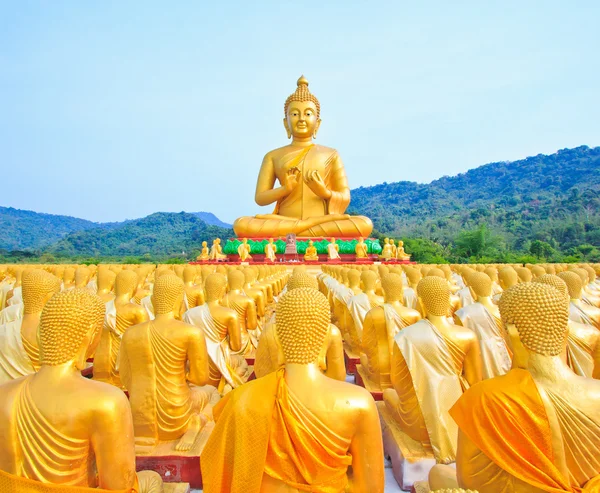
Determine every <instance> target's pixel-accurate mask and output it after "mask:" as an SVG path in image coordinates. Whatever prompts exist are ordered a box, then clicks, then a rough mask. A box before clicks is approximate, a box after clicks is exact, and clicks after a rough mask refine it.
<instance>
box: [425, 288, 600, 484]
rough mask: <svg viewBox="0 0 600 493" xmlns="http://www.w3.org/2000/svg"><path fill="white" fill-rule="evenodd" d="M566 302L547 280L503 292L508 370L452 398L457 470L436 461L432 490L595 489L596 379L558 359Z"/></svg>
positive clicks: (599, 431)
mask: <svg viewBox="0 0 600 493" xmlns="http://www.w3.org/2000/svg"><path fill="white" fill-rule="evenodd" d="M568 305H569V301H568V299H567V298H566V297H565V295H564V293H562V292H560V291H559V290H558V289H556V288H554V287H553V286H549V285H546V284H541V283H528V282H525V283H522V284H518V285H516V286H514V287H513V288H511V289H509V290H508V291H506V292H504V294H503V295H502V298H501V299H500V313H501V316H502V321H503V324H504V327H505V328H506V330H507V332H508V338H509V343H510V346H511V349H512V351H513V362H514V364H513V370H511V371H510V372H509V373H508V374H506V375H503V376H500V377H496V378H491V379H488V380H485V381H483V382H481V383H479V384H477V385H474V386H473V387H471V389H470V390H468V391H466V392H465V393H464V394H463V396H462V397H461V398H460V399H459V400H458V402H457V403H456V404H455V405H454V407H453V408H452V410H451V411H450V414H451V416H452V417H453V418H454V420H455V421H456V423H457V424H458V427H459V429H460V431H459V438H458V452H457V457H456V471H450V470H448V469H444V468H440V467H439V466H436V468H434V470H432V474H431V475H430V478H429V482H430V486H431V487H432V489H435V488H436V487H441V486H448V487H450V486H460V487H463V488H477V489H479V490H480V491H483V492H486V493H488V492H489V493H542V492H557V493H558V492H579V491H583V492H598V491H600V382H598V381H597V380H594V379H591V378H585V377H581V376H578V375H575V374H574V373H573V372H572V371H571V370H570V369H569V368H567V366H566V365H565V364H564V362H563V359H562V357H561V354H562V353H563V352H564V349H565V344H566V337H567V323H568V317H569V307H568ZM436 469H437V470H436ZM434 472H435V474H434ZM443 482H446V484H442V483H443ZM457 482H458V484H457ZM434 483H435V484H434Z"/></svg>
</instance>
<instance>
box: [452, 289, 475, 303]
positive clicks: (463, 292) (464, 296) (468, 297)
mask: <svg viewBox="0 0 600 493" xmlns="http://www.w3.org/2000/svg"><path fill="white" fill-rule="evenodd" d="M456 295H457V296H458V297H459V298H460V305H461V306H462V307H465V306H467V305H472V304H473V303H475V300H474V299H473V295H472V294H471V290H470V289H469V287H468V286H467V287H464V288H462V289H459V290H458V291H457V292H456Z"/></svg>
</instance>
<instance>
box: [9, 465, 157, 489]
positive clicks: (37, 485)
mask: <svg viewBox="0 0 600 493" xmlns="http://www.w3.org/2000/svg"><path fill="white" fill-rule="evenodd" d="M0 491H2V492H3V493H137V492H138V491H140V492H141V491H144V490H141V489H139V488H138V487H134V488H130V489H127V490H105V489H102V488H90V487H87V486H69V485H64V484H49V483H42V482H40V481H34V480H32V479H28V478H24V477H21V476H15V475H13V474H9V473H7V472H4V471H2V470H0ZM156 491H160V490H156Z"/></svg>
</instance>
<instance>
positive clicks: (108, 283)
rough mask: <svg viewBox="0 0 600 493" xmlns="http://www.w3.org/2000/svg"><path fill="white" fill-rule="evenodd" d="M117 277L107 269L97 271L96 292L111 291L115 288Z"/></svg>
mask: <svg viewBox="0 0 600 493" xmlns="http://www.w3.org/2000/svg"><path fill="white" fill-rule="evenodd" d="M116 277H117V275H116V274H115V273H114V272H113V271H112V270H109V269H100V270H98V290H100V291H107V292H108V291H112V290H113V288H114V286H115V278H116Z"/></svg>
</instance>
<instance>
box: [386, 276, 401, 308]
mask: <svg viewBox="0 0 600 493" xmlns="http://www.w3.org/2000/svg"><path fill="white" fill-rule="evenodd" d="M381 288H382V289H383V294H384V296H385V302H386V303H394V302H396V301H402V296H403V286H402V278H401V277H400V276H399V275H398V274H386V275H385V276H383V277H382V278H381Z"/></svg>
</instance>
